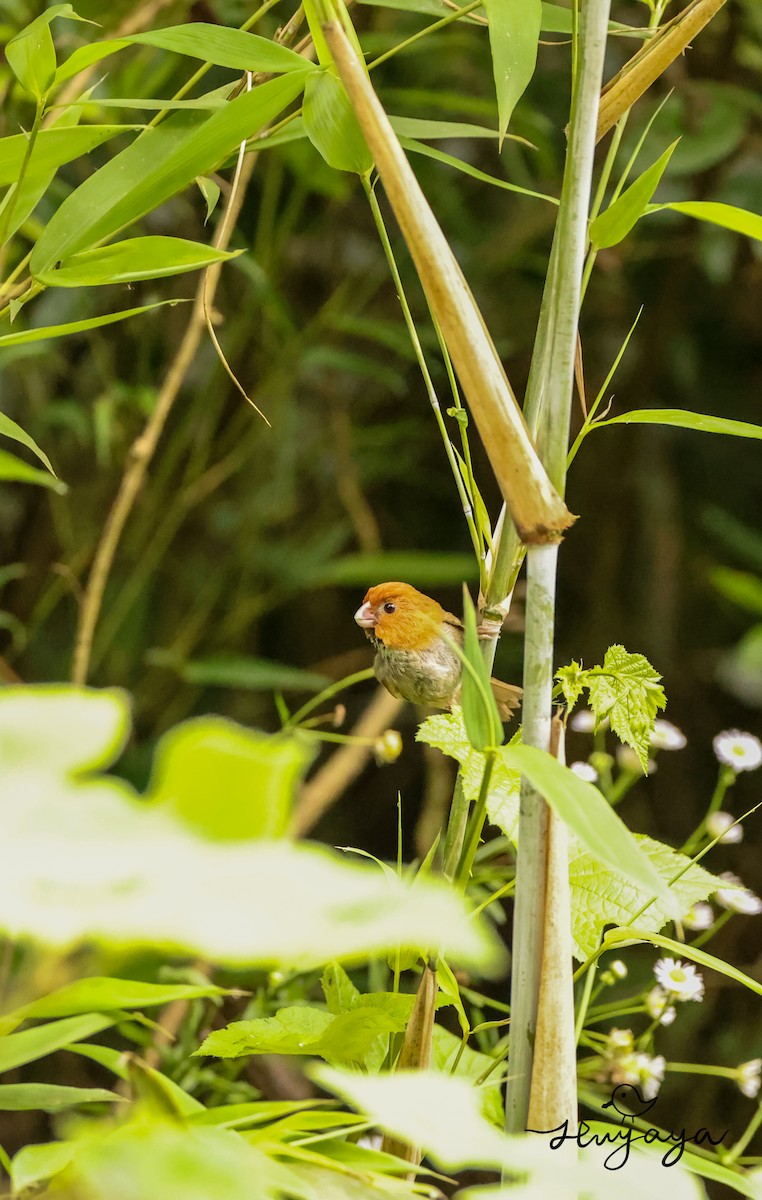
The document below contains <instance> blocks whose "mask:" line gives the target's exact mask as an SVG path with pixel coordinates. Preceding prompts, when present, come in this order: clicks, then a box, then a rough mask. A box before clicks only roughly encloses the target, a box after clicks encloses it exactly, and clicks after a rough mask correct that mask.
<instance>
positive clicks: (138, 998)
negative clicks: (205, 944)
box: [0, 976, 227, 1030]
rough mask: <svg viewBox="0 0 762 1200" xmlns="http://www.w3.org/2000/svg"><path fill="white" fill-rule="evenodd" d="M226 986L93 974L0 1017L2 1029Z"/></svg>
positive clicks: (215, 991) (163, 1000)
mask: <svg viewBox="0 0 762 1200" xmlns="http://www.w3.org/2000/svg"><path fill="white" fill-rule="evenodd" d="M226 994H227V993H226V991H225V989H224V988H220V987H216V986H215V985H214V984H212V983H206V984H195V983H193V984H186V983H180V984H177V983H172V984H165V983H143V982H142V981H138V980H133V979H109V978H107V977H105V976H93V977H92V978H90V979H78V980H77V981H76V982H75V983H69V984H66V985H65V986H64V987H61V988H58V989H57V990H56V991H55V992H50V993H49V995H47V996H42V997H41V998H40V999H39V1000H33V1001H32V1002H31V1003H30V1004H25V1005H24V1006H23V1007H22V1008H17V1009H15V1010H14V1011H13V1012H12V1013H9V1014H8V1016H6V1017H2V1018H0V1028H2V1029H3V1030H7V1028H8V1023H9V1022H13V1024H14V1025H15V1024H19V1023H20V1022H21V1021H27V1020H31V1019H35V1020H41V1019H43V1018H50V1017H71V1016H77V1015H80V1014H84V1013H92V1012H108V1011H109V1010H114V1009H117V1010H121V1009H130V1008H141V1009H142V1008H151V1007H155V1006H156V1005H159V1004H170V1003H171V1002H172V1001H173V1000H193V999H195V998H197V997H199V996H224V995H226Z"/></svg>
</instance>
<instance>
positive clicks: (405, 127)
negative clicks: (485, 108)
mask: <svg viewBox="0 0 762 1200" xmlns="http://www.w3.org/2000/svg"><path fill="white" fill-rule="evenodd" d="M389 123H390V125H391V127H392V129H393V130H394V132H395V133H396V134H397V136H398V137H400V138H403V137H405V138H418V139H421V138H423V139H424V140H425V139H427V138H431V139H433V140H436V139H438V138H496V137H498V136H499V135H498V132H497V130H496V129H489V128H488V127H487V126H486V125H470V124H469V123H468V122H467V121H428V120H422V119H421V118H420V117H393V116H391V115H390V116H389ZM520 140H521V141H524V139H523V138H521V139H520Z"/></svg>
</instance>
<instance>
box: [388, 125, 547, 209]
mask: <svg viewBox="0 0 762 1200" xmlns="http://www.w3.org/2000/svg"><path fill="white" fill-rule="evenodd" d="M400 145H401V146H403V147H404V149H405V150H412V152H413V153H414V154H422V155H423V157H424V158H433V159H435V161H436V162H441V163H444V164H445V166H447V167H454V168H455V170H456V171H462V172H463V174H464V175H470V176H471V178H472V179H478V180H479V182H480V183H491V184H492V185H493V187H499V188H503V189H504V190H505V191H506V192H516V193H517V194H518V195H519V196H529V197H530V198H531V199H532V200H546V201H547V202H548V204H555V205H556V206H557V205H558V200H556V198H555V196H546V195H545V193H544V192H533V191H532V189H531V188H525V187H519V185H518V184H517V183H509V181H508V180H507V179H498V178H497V177H496V176H495V175H488V174H487V173H486V171H480V170H479V168H478V167H472V166H471V164H470V163H467V162H464V161H463V159H461V158H455V156H454V155H453V154H445V152H444V151H443V150H437V149H436V148H435V147H434V146H427V145H426V144H425V142H419V141H416V139H415V138H409V137H400Z"/></svg>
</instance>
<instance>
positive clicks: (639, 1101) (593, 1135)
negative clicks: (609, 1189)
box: [527, 1083, 728, 1171]
mask: <svg viewBox="0 0 762 1200" xmlns="http://www.w3.org/2000/svg"><path fill="white" fill-rule="evenodd" d="M655 1103H656V1097H655V1096H654V1097H653V1099H651V1100H646V1098H645V1096H643V1095H641V1093H640V1091H639V1089H638V1088H637V1087H635V1086H634V1084H631V1083H620V1084H617V1086H616V1087H615V1088H614V1090H613V1092H612V1093H611V1099H610V1100H608V1101H607V1102H606V1103H605V1104H604V1105H603V1107H604V1109H610V1110H613V1112H614V1113H616V1114H617V1116H618V1117H619V1118H620V1123H619V1126H618V1127H617V1126H609V1127H607V1128H605V1129H600V1128H599V1129H597V1130H593V1129H592V1128H591V1127H590V1125H589V1124H588V1122H587V1121H580V1123H579V1128H578V1129H577V1130H570V1129H569V1121H568V1120H567V1121H564V1122H563V1124H561V1125H557V1126H556V1128H555V1129H528V1130H527V1133H538V1134H544V1135H546V1136H548V1135H552V1136H551V1138H550V1142H549V1145H550V1149H551V1150H560V1149H561V1147H562V1146H563V1145H564V1143H565V1142H576V1144H577V1145H578V1146H579V1147H580V1149H582V1150H584V1149H586V1148H588V1147H590V1146H612V1147H613V1148H612V1149H611V1150H609V1151H608V1153H607V1155H606V1157H605V1158H604V1160H603V1165H604V1167H605V1168H606V1170H607V1171H620V1170H621V1169H622V1167H624V1166H625V1165H626V1163H627V1162H628V1160H629V1157H630V1150H631V1149H632V1147H633V1145H636V1144H637V1143H638V1142H640V1143H642V1144H643V1145H644V1146H652V1145H661V1146H667V1147H668V1149H666V1150H665V1152H664V1154H663V1155H662V1159H661V1161H662V1166H664V1167H674V1166H675V1164H676V1163H679V1162H680V1159H681V1158H682V1157H683V1154H684V1153H685V1149H686V1146H687V1145H688V1144H689V1143H690V1144H692V1145H694V1146H703V1145H704V1144H705V1143H708V1144H709V1145H710V1146H719V1145H720V1143H721V1142H722V1141H723V1140H724V1139H725V1138H726V1137H727V1135H728V1130H727V1129H726V1130H725V1132H724V1133H722V1134H720V1136H719V1137H713V1136H712V1134H711V1133H710V1132H709V1130H708V1129H699V1130H697V1132H696V1133H694V1134H689V1133H686V1131H685V1129H681V1130H680V1131H679V1132H677V1133H675V1132H671V1131H670V1130H666V1129H657V1128H654V1127H651V1126H648V1125H646V1123H645V1122H644V1121H642V1118H643V1117H644V1116H645V1114H646V1113H647V1112H650V1111H651V1109H652V1108H653V1106H654V1104H655ZM636 1120H637V1121H639V1122H640V1123H639V1124H638V1125H637V1126H636V1124H635V1122H636Z"/></svg>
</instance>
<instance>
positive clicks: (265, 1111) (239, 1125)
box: [190, 1099, 331, 1129]
mask: <svg viewBox="0 0 762 1200" xmlns="http://www.w3.org/2000/svg"><path fill="white" fill-rule="evenodd" d="M330 1103H331V1101H329V1100H312V1099H310V1100H253V1101H251V1102H250V1103H248V1104H218V1105H216V1106H215V1107H214V1108H205V1109H203V1110H201V1111H199V1112H197V1113H194V1114H193V1115H192V1116H191V1117H190V1124H192V1125H223V1126H225V1127H226V1128H228V1129H247V1128H250V1127H252V1126H254V1125H265V1124H267V1123H268V1122H270V1121H277V1120H278V1119H279V1118H280V1117H283V1116H288V1115H289V1114H291V1113H295V1112H302V1111H303V1110H304V1109H305V1108H315V1107H316V1106H317V1105H320V1104H330Z"/></svg>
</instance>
